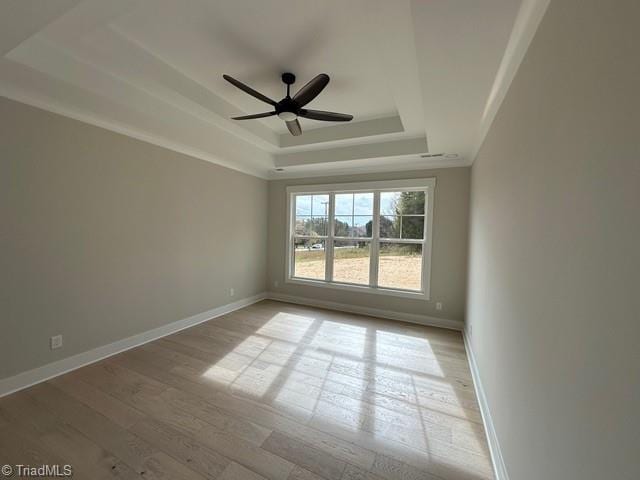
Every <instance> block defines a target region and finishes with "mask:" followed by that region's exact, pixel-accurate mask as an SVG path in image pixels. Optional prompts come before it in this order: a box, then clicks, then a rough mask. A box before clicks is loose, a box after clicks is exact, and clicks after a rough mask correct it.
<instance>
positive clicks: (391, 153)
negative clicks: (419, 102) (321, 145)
mask: <svg viewBox="0 0 640 480" xmlns="http://www.w3.org/2000/svg"><path fill="white" fill-rule="evenodd" d="M427 152H428V147H427V139H426V138H425V137H418V138H408V139H403V140H392V141H388V142H377V143H363V144H359V145H350V146H347V147H336V148H328V149H325V150H310V151H305V152H296V153H285V154H278V155H274V160H275V166H276V167H293V166H302V165H306V166H311V165H321V164H331V165H339V164H340V163H341V162H345V161H350V160H361V159H374V158H381V157H385V158H386V157H397V156H404V155H418V154H422V153H427ZM338 168H339V167H338Z"/></svg>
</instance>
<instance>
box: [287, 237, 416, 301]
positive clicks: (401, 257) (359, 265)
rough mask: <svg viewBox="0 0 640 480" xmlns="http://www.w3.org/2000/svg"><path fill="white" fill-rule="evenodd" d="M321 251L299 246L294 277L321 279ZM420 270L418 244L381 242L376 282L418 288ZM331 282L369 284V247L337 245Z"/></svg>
mask: <svg viewBox="0 0 640 480" xmlns="http://www.w3.org/2000/svg"><path fill="white" fill-rule="evenodd" d="M324 270H325V254H324V250H306V249H300V250H296V252H295V274H294V275H295V276H296V277H300V278H312V279H319V280H324ZM421 270H422V251H421V246H417V245H411V246H408V245H398V244H390V245H382V246H381V249H380V264H379V266H378V285H379V286H381V287H388V288H401V289H407V290H420V288H421ZM333 279H334V281H339V282H347V283H356V284H365V285H366V284H368V283H369V248H368V246H366V247H363V248H356V247H353V248H336V249H335V251H334V265H333Z"/></svg>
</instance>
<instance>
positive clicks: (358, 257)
mask: <svg viewBox="0 0 640 480" xmlns="http://www.w3.org/2000/svg"><path fill="white" fill-rule="evenodd" d="M370 246H371V242H360V241H357V240H336V241H335V242H334V244H333V281H334V282H345V283H356V284H358V285H368V284H369V256H370Z"/></svg>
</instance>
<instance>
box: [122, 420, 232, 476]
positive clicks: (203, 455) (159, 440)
mask: <svg viewBox="0 0 640 480" xmlns="http://www.w3.org/2000/svg"><path fill="white" fill-rule="evenodd" d="M129 430H130V431H131V432H132V433H134V434H135V435H137V436H138V437H140V438H142V439H144V440H146V441H147V442H148V443H149V444H151V445H153V446H155V447H156V448H158V449H159V450H162V451H164V452H166V453H168V454H170V455H171V456H173V457H174V458H176V459H178V460H180V461H181V462H183V463H184V464H185V465H189V468H191V469H192V470H195V471H196V472H199V473H201V474H202V475H204V476H205V477H206V478H217V477H218V475H220V474H221V473H222V472H223V471H224V470H225V469H226V468H227V467H228V466H229V464H230V463H231V461H230V460H229V459H228V458H226V457H224V456H222V455H220V454H219V453H217V452H215V451H214V450H211V449H209V448H207V447H205V446H204V445H203V444H202V443H200V442H198V441H197V440H195V439H194V438H193V437H191V436H189V435H185V434H183V433H181V432H179V431H177V430H175V429H173V428H171V427H170V426H168V425H166V424H163V423H162V422H159V421H157V420H152V419H146V420H142V421H140V422H138V423H136V424H135V425H132V426H131V428H130V429H129Z"/></svg>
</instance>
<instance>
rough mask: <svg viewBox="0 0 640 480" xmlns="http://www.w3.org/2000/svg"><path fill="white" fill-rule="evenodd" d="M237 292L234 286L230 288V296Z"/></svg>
mask: <svg viewBox="0 0 640 480" xmlns="http://www.w3.org/2000/svg"><path fill="white" fill-rule="evenodd" d="M235 294H236V291H235V290H234V289H233V288H230V289H229V296H230V297H233V296H234V295H235Z"/></svg>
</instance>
